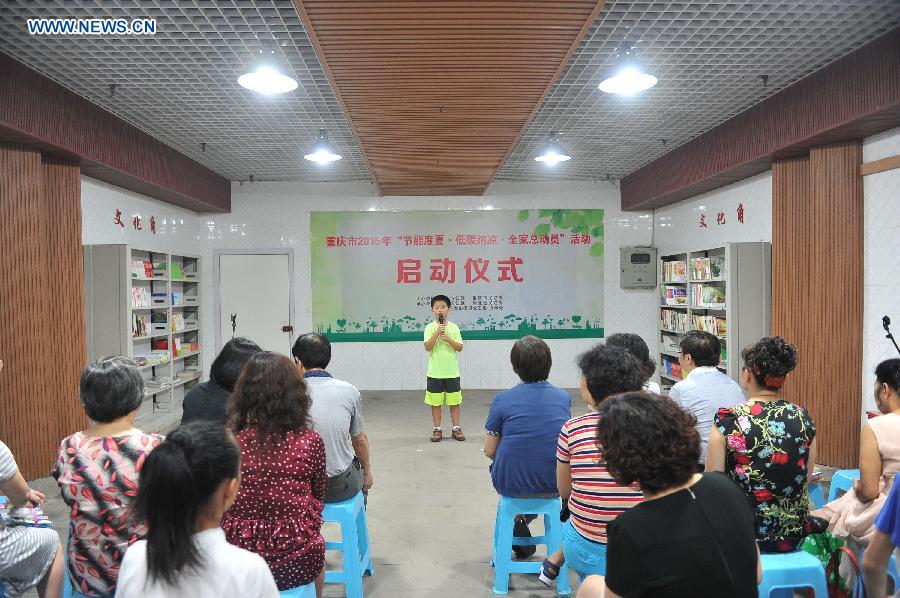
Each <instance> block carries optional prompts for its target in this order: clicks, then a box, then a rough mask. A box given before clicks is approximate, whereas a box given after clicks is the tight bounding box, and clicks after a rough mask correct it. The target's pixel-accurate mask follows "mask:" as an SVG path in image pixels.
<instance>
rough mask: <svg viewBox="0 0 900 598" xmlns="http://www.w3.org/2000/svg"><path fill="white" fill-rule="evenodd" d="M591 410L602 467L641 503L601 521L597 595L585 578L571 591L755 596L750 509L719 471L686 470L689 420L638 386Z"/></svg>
mask: <svg viewBox="0 0 900 598" xmlns="http://www.w3.org/2000/svg"><path fill="white" fill-rule="evenodd" d="M599 414H600V420H599V424H598V428H597V435H598V439H599V441H600V443H602V445H603V447H604V454H603V456H604V459H605V463H606V468H607V470H608V471H609V473H610V475H612V477H613V479H615V481H616V482H617V483H619V484H621V485H623V486H627V485H629V484H635V483H636V484H637V485H638V486H640V488H641V493H642V494H643V496H644V500H643V502H641V503H640V504H638V505H635V506H634V507H632V508H631V509H629V510H627V511H625V512H624V513H622V514H621V515H619V516H618V517H617V518H616V519H615V520H614V521H611V522H610V523H609V524H608V525H607V530H608V536H609V543H608V546H607V563H606V593H605V594H600V593H599V592H600V591H601V590H602V587H601V586H602V583H601V580H600V579H599V578H592V579H589V580H586V581H585V584H584V586H583V588H582V589H583V590H584V591H583V592H579V594H578V595H579V596H599V595H604V596H605V598H615V597H616V596H655V597H666V596H672V597H676V596H730V597H735V598H751V597H755V596H756V595H757V584H758V583H759V580H760V579H761V577H762V570H761V568H760V565H759V553H758V552H757V549H756V542H755V537H754V533H753V514H752V513H751V512H750V509H748V508H747V506H746V502H745V501H744V497H743V494H742V493H741V491H740V490H739V489H738V488H737V487H736V486H735V485H734V484H732V483H731V482H730V481H729V480H728V479H727V478H726V477H725V476H723V475H722V474H719V473H704V474H699V473H696V465H695V464H696V463H697V458H698V457H699V455H700V435H699V434H698V433H697V431H696V429H695V428H694V425H695V421H694V417H693V416H692V415H690V414H689V413H687V412H686V411H684V410H683V409H681V407H679V406H678V405H677V404H676V403H675V402H673V401H671V400H670V399H665V398H659V397H657V396H655V395H653V394H650V393H646V392H635V393H625V394H621V395H618V396H615V397H611V398H609V399H606V401H604V402H603V403H602V404H601V405H600V409H599Z"/></svg>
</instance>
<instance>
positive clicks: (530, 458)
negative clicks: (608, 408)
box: [484, 382, 572, 497]
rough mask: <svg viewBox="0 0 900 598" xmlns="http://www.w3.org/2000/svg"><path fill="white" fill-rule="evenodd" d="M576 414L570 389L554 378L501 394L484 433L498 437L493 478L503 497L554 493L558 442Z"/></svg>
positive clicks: (496, 400) (492, 405) (521, 386)
mask: <svg viewBox="0 0 900 598" xmlns="http://www.w3.org/2000/svg"><path fill="white" fill-rule="evenodd" d="M571 415H572V399H571V398H570V397H569V393H567V392H566V391H564V390H562V389H560V388H556V387H555V386H553V385H552V384H550V383H549V382H535V383H533V384H525V383H522V384H519V385H518V386H515V387H513V388H511V389H509V390H504V391H503V392H500V393H497V396H495V397H494V401H493V402H492V403H491V410H490V411H489V412H488V417H487V422H486V423H485V424H484V429H485V432H487V433H489V434H495V435H499V437H500V444H499V445H498V446H497V452H496V454H495V455H494V465H493V467H492V469H491V481H492V482H493V483H494V489H496V490H497V492H498V493H500V494H502V495H503V496H518V497H524V496H530V495H534V494H555V493H556V492H557V490H556V440H557V438H558V436H559V431H560V429H561V428H562V426H563V424H564V423H566V421H567V420H568V419H569V418H570V417H571Z"/></svg>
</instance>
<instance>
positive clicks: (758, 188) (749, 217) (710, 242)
mask: <svg viewBox="0 0 900 598" xmlns="http://www.w3.org/2000/svg"><path fill="white" fill-rule="evenodd" d="M740 204H743V206H744V223H743V224H741V223H740V222H738V214H737V210H738V206H739V205H740ZM719 212H724V214H725V223H724V224H717V222H716V216H717V214H718V213H719ZM701 214H705V215H706V219H705V221H706V228H701V227H700V215H701ZM654 220H655V230H654V243H655V244H656V246H657V247H659V253H660V255H666V254H671V253H682V252H685V251H693V250H699V249H706V248H709V247H717V246H721V245H724V244H725V243H738V242H745V241H769V242H771V241H772V171H768V172H764V173H762V174H759V175H757V176H755V177H752V178H749V179H745V180H743V181H738V182H737V183H732V184H731V185H728V186H727V187H722V188H721V189H716V190H715V191H710V192H709V193H704V194H703V195H698V196H696V197H692V198H690V199H686V200H684V201H681V202H678V203H677V204H674V205H671V206H666V207H665V208H660V209H658V210H656V212H655V214H654Z"/></svg>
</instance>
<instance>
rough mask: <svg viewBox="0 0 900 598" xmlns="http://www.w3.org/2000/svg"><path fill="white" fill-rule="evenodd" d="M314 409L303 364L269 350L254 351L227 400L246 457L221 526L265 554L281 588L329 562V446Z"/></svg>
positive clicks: (239, 541)
mask: <svg viewBox="0 0 900 598" xmlns="http://www.w3.org/2000/svg"><path fill="white" fill-rule="evenodd" d="M309 409H310V398H309V393H308V392H307V388H306V382H305V381H304V380H303V376H302V375H301V374H300V370H299V369H297V367H295V366H294V364H293V363H291V360H290V359H288V358H287V357H285V356H284V355H279V354H277V353H271V352H268V351H264V352H262V353H257V354H256V355H254V356H253V357H251V358H250V361H248V362H247V365H246V366H244V371H243V372H242V373H241V377H240V378H238V382H237V385H236V386H235V388H234V393H233V394H232V395H231V402H230V403H229V422H230V425H231V426H232V427H233V428H234V430H235V432H236V434H237V441H238V444H239V445H240V447H241V455H242V456H243V462H242V463H241V490H240V492H239V493H238V496H237V500H236V501H235V503H234V506H233V507H232V508H231V510H230V511H228V513H226V515H225V520H224V521H223V522H222V527H223V528H224V529H225V535H226V537H227V538H228V541H229V542H231V543H232V544H234V545H236V546H240V547H241V548H245V549H246V550H250V551H252V552H255V553H257V554H259V555H260V556H262V557H263V558H264V559H265V560H266V563H268V565H269V568H270V569H271V570H272V575H273V576H274V577H275V582H276V583H277V584H278V589H279V590H288V589H291V588H295V587H297V586H302V585H306V584H308V583H310V582H312V581H314V580H316V579H317V577H318V576H319V574H320V573H321V572H322V570H323V567H324V564H325V540H324V539H323V538H322V535H321V533H320V529H321V526H322V508H323V506H324V500H325V488H326V486H327V485H328V476H327V475H326V473H325V445H324V443H323V442H322V437H321V436H319V435H318V434H317V433H316V432H315V431H314V430H313V429H312V422H311V420H310V416H309Z"/></svg>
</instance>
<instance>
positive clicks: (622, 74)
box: [597, 42, 658, 96]
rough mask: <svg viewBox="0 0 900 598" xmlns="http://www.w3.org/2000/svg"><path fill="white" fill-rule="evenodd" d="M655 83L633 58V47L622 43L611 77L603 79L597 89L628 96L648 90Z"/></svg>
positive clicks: (654, 78)
mask: <svg viewBox="0 0 900 598" xmlns="http://www.w3.org/2000/svg"><path fill="white" fill-rule="evenodd" d="M657 81H658V79H657V78H656V77H654V76H653V75H650V74H648V73H646V72H645V70H644V68H643V67H642V65H641V63H640V62H638V60H637V58H635V51H634V46H633V45H632V44H630V43H629V42H624V43H623V44H622V47H621V48H619V52H618V54H616V65H615V66H614V67H613V69H612V73H611V75H610V76H608V77H606V78H605V79H603V81H601V82H600V85H598V86H597V87H598V88H599V89H600V91H604V92H606V93H615V94H619V95H623V96H630V95H634V94H636V93H638V92H641V91H644V90H645V89H650V88H651V87H653V86H654V85H656V82H657Z"/></svg>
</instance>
